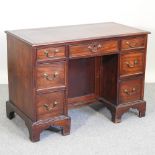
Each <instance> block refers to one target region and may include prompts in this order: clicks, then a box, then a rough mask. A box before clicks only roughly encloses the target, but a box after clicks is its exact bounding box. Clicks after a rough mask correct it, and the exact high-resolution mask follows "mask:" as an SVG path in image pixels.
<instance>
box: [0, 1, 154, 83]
mask: <svg viewBox="0 0 155 155" xmlns="http://www.w3.org/2000/svg"><path fill="white" fill-rule="evenodd" d="M109 21H113V22H118V23H122V24H126V25H129V26H134V27H137V28H141V29H144V30H147V31H151V35H149V40H148V41H149V43H148V54H147V66H146V82H155V2H154V0H76V1H75V0H12V1H11V0H1V1H0V84H7V52H6V35H5V33H4V31H5V30H13V29H24V28H37V27H50V26H60V25H75V24H85V23H97V22H109Z"/></svg>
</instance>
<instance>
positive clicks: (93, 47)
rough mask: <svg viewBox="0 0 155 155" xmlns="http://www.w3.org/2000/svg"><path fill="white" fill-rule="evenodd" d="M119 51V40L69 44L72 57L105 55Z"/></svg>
mask: <svg viewBox="0 0 155 155" xmlns="http://www.w3.org/2000/svg"><path fill="white" fill-rule="evenodd" d="M117 51H118V41H117V40H107V41H94V42H88V43H83V44H76V45H70V46H69V56H70V57H85V56H95V55H104V54H106V53H112V52H117Z"/></svg>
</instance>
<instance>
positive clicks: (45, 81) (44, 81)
mask: <svg viewBox="0 0 155 155" xmlns="http://www.w3.org/2000/svg"><path fill="white" fill-rule="evenodd" d="M36 70H37V71H36V72H37V73H36V74H37V76H36V87H37V89H45V88H53V87H59V86H65V81H66V80H65V79H66V76H65V72H66V62H54V63H49V64H42V65H38V66H37V69H36Z"/></svg>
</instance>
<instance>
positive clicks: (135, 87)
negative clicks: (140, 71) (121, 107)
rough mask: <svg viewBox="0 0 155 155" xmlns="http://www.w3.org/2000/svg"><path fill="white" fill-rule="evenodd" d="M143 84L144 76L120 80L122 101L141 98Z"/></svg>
mask: <svg viewBox="0 0 155 155" xmlns="http://www.w3.org/2000/svg"><path fill="white" fill-rule="evenodd" d="M142 86H143V80H142V78H140V79H132V80H126V81H122V82H120V103H127V102H132V101H136V100H141V99H142V96H141V94H142V88H143V87H142Z"/></svg>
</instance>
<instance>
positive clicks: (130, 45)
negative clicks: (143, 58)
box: [126, 41, 137, 48]
mask: <svg viewBox="0 0 155 155" xmlns="http://www.w3.org/2000/svg"><path fill="white" fill-rule="evenodd" d="M126 44H127V45H128V46H129V47H130V48H134V47H135V46H136V45H137V43H136V42H134V43H131V42H129V41H127V42H126Z"/></svg>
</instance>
